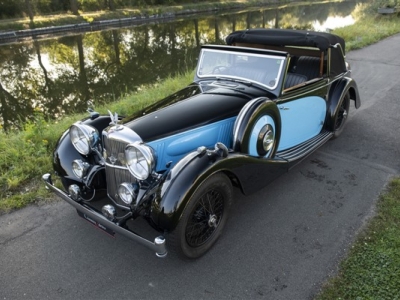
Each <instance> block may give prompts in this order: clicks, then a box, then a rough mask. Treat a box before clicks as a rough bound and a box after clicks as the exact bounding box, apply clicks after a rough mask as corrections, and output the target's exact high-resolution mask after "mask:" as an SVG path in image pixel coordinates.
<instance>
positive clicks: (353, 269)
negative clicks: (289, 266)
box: [317, 179, 400, 300]
mask: <svg viewBox="0 0 400 300" xmlns="http://www.w3.org/2000/svg"><path fill="white" fill-rule="evenodd" d="M399 249H400V179H394V180H393V181H392V182H391V183H390V185H389V187H388V191H387V192H386V193H385V194H384V195H382V196H381V197H380V199H379V201H378V203H377V215H376V216H375V217H374V218H373V219H372V220H371V221H370V223H369V224H368V226H367V228H366V230H365V231H363V233H362V234H361V235H360V236H359V237H358V239H357V241H356V242H355V243H354V245H353V246H352V249H351V251H350V253H349V256H348V258H347V259H345V260H344V261H343V262H342V263H341V265H340V274H339V276H337V277H336V278H334V279H332V280H330V281H329V282H328V284H327V285H326V286H325V288H324V289H323V292H322V294H320V295H319V296H318V297H317V299H318V300H332V299H360V300H361V299H399V287H400V255H399Z"/></svg>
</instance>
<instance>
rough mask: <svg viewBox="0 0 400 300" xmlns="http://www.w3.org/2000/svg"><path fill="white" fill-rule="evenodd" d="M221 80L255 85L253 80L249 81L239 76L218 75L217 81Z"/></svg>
mask: <svg viewBox="0 0 400 300" xmlns="http://www.w3.org/2000/svg"><path fill="white" fill-rule="evenodd" d="M221 80H224V81H232V82H238V83H243V84H245V85H247V86H252V85H253V82H251V81H248V80H244V79H238V78H231V77H220V76H217V81H219V83H220V81H221Z"/></svg>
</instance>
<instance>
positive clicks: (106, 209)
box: [101, 204, 116, 221]
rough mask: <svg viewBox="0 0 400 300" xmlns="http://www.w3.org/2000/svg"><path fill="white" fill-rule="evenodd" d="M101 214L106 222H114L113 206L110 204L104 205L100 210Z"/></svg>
mask: <svg viewBox="0 0 400 300" xmlns="http://www.w3.org/2000/svg"><path fill="white" fill-rule="evenodd" d="M101 212H102V213H103V216H105V217H106V218H107V219H108V220H110V221H114V219H115V216H116V213H115V207H114V206H112V205H110V204H107V205H104V206H103V207H102V209H101Z"/></svg>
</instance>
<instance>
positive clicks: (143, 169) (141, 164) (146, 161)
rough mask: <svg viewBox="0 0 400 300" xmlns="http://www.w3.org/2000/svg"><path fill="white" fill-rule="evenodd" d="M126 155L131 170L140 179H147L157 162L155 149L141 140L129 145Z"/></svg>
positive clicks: (127, 164)
mask: <svg viewBox="0 0 400 300" xmlns="http://www.w3.org/2000/svg"><path fill="white" fill-rule="evenodd" d="M125 157H126V166H127V168H128V170H129V172H131V174H132V175H133V176H135V177H136V178H137V179H139V180H145V179H147V178H148V177H149V175H150V174H151V172H152V171H153V169H154V166H155V164H156V162H155V156H154V152H153V149H152V148H150V147H149V146H147V145H145V144H143V143H141V142H135V143H133V144H129V145H127V146H126V147H125Z"/></svg>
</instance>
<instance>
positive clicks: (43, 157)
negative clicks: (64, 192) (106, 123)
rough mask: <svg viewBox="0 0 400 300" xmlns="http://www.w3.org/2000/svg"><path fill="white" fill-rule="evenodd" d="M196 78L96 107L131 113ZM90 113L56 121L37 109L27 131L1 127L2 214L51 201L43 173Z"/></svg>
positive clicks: (183, 77) (185, 76)
mask: <svg viewBox="0 0 400 300" xmlns="http://www.w3.org/2000/svg"><path fill="white" fill-rule="evenodd" d="M192 79H193V72H187V73H186V74H183V75H181V76H177V77H175V78H169V79H167V80H165V81H164V82H162V83H161V84H155V85H150V86H147V87H142V88H141V92H138V93H136V94H133V95H130V96H127V97H125V98H123V99H121V100H120V101H117V102H114V103H110V104H107V106H103V107H96V110H97V111H98V112H100V113H101V114H107V109H110V110H112V111H113V112H118V114H120V115H129V114H132V113H133V112H135V111H137V110H140V109H142V108H144V107H145V106H147V105H149V104H151V103H153V102H154V101H156V100H158V99H162V98H164V97H166V96H168V95H169V94H171V93H172V92H174V91H177V90H179V89H181V88H183V87H185V86H186V85H187V84H188V83H190V82H191V81H192ZM86 116H88V114H75V115H70V116H66V117H63V119H62V120H60V121H58V122H57V123H54V122H48V121H46V120H45V119H44V118H43V115H42V114H41V112H40V111H37V112H36V113H35V121H34V122H31V123H28V124H26V125H25V128H24V130H21V131H15V132H9V133H5V132H4V131H2V130H0V214H1V213H4V212H8V211H10V210H13V209H17V208H21V207H24V206H26V205H27V204H30V203H35V202H38V201H46V200H47V201H48V200H51V197H52V196H53V195H52V194H49V193H48V192H47V191H46V190H45V189H44V185H43V183H42V182H41V176H42V175H43V174H44V173H48V172H51V171H52V165H51V154H52V149H54V146H55V145H56V142H57V140H58V138H59V136H60V135H61V134H62V132H63V131H64V130H65V129H67V128H68V127H69V126H70V125H71V124H72V123H74V122H76V121H78V120H80V119H82V118H84V117H86ZM10 145H12V146H10Z"/></svg>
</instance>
